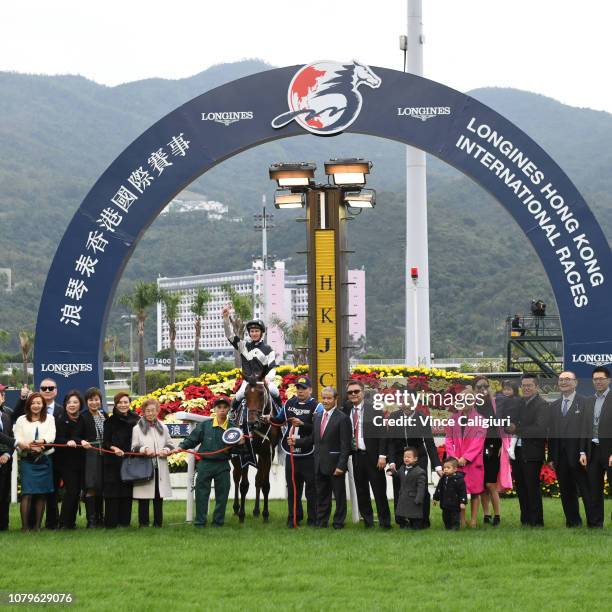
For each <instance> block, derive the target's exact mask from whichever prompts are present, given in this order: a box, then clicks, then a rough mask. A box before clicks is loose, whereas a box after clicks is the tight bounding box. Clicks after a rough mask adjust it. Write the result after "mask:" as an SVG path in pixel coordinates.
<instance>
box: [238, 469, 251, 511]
mask: <svg viewBox="0 0 612 612" xmlns="http://www.w3.org/2000/svg"><path fill="white" fill-rule="evenodd" d="M248 491H249V466H248V465H245V466H244V468H243V469H242V471H241V480H240V509H239V510H238V520H239V521H240V522H241V523H244V515H245V512H244V502H245V500H246V496H247V493H248Z"/></svg>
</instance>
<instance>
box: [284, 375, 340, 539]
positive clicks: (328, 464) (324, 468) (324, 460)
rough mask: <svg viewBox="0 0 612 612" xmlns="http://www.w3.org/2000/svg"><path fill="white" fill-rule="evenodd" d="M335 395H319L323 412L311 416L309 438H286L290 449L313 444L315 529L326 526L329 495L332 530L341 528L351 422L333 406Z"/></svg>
mask: <svg viewBox="0 0 612 612" xmlns="http://www.w3.org/2000/svg"><path fill="white" fill-rule="evenodd" d="M337 401H338V392H337V391H336V389H334V388H333V387H325V388H324V389H323V391H322V392H321V403H322V404H323V412H320V413H318V414H316V415H315V418H314V423H313V432H312V436H309V437H305V438H299V439H297V440H296V439H295V438H294V437H293V436H291V437H289V438H288V439H287V443H288V444H289V445H290V446H297V447H298V448H301V447H303V446H308V445H310V444H314V467H315V486H316V489H317V527H327V526H328V523H329V516H330V514H331V499H332V492H333V495H334V498H335V500H336V511H335V512H334V518H333V526H334V529H342V528H343V527H344V521H345V519H346V485H345V479H344V475H345V474H346V470H347V465H348V458H349V455H350V452H351V422H350V420H349V418H348V417H347V416H346V414H344V413H343V412H342V410H339V409H338V408H337V406H336V404H337Z"/></svg>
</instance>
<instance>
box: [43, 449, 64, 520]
mask: <svg viewBox="0 0 612 612" xmlns="http://www.w3.org/2000/svg"><path fill="white" fill-rule="evenodd" d="M60 480H61V475H60V472H59V470H58V469H57V467H56V464H55V461H54V462H53V488H54V489H55V490H54V491H53V493H49V494H47V496H46V497H47V503H46V512H45V527H46V528H47V529H57V527H58V526H59V509H58V504H57V492H58V491H59V488H60V487H59V485H60Z"/></svg>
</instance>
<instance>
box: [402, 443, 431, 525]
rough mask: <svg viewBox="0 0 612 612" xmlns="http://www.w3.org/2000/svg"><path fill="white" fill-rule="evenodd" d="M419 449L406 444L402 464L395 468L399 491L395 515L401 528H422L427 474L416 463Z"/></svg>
mask: <svg viewBox="0 0 612 612" xmlns="http://www.w3.org/2000/svg"><path fill="white" fill-rule="evenodd" d="M418 459H419V451H418V450H417V449H416V448H414V447H412V446H408V447H407V448H406V449H405V450H404V465H402V466H401V467H400V468H399V469H398V470H397V478H399V482H400V492H399V497H398V499H397V510H396V512H395V514H396V515H397V519H398V522H399V524H400V528H401V529H406V528H407V527H408V526H409V527H410V529H423V500H424V499H425V494H426V491H427V474H426V473H425V470H424V469H423V468H421V467H419V466H418V465H417V461H418Z"/></svg>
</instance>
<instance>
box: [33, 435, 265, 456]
mask: <svg viewBox="0 0 612 612" xmlns="http://www.w3.org/2000/svg"><path fill="white" fill-rule="evenodd" d="M244 437H245V438H252V437H253V436H244ZM42 446H53V447H55V448H84V449H85V450H95V451H98V452H100V453H106V454H108V455H116V453H115V451H112V450H107V449H105V448H100V447H98V446H93V445H92V446H83V445H82V444H77V445H76V446H69V445H68V444H50V443H45V444H43V445H42ZM231 448H233V447H232V446H225V447H223V448H219V449H217V450H214V451H207V452H204V453H200V452H197V451H194V450H191V449H189V448H181V452H182V453H189V454H190V455H194V456H195V458H196V461H200V460H201V459H202V457H209V456H210V455H218V454H219V453H225V452H227V451H228V450H230V449H231ZM123 454H124V455H128V456H130V457H154V456H155V455H147V454H146V453H134V452H130V451H123Z"/></svg>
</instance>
